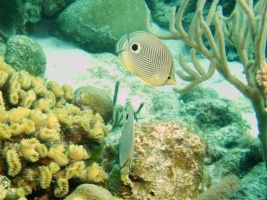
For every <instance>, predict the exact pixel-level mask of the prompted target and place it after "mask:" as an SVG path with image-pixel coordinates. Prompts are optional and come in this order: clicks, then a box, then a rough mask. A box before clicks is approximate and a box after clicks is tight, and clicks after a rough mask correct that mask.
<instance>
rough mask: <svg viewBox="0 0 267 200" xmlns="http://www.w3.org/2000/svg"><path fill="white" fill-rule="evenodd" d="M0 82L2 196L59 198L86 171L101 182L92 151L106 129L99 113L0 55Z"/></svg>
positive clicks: (66, 89) (65, 88)
mask: <svg viewBox="0 0 267 200" xmlns="http://www.w3.org/2000/svg"><path fill="white" fill-rule="evenodd" d="M0 82H1V84H0V88H1V91H0V116H1V117H0V147H1V149H2V151H1V152H0V175H1V176H2V177H5V178H6V179H8V180H9V182H10V183H9V184H8V186H7V185H4V184H5V182H4V181H1V183H0V191H2V192H1V195H2V196H6V197H7V198H8V199H23V198H24V199H26V197H28V196H30V197H31V198H32V197H38V196H39V195H43V193H44V191H42V192H40V189H42V190H45V191H46V192H45V195H46V198H48V199H53V198H61V197H64V196H65V195H67V194H68V192H69V190H70V189H69V187H70V186H69V180H70V179H73V178H75V179H76V180H79V181H80V183H82V182H83V181H86V180H87V178H84V177H83V174H86V175H87V176H86V177H91V179H92V177H93V178H94V179H95V180H92V181H95V182H102V181H104V179H105V178H106V175H105V172H104V171H103V169H102V168H101V167H100V166H99V165H98V164H97V163H96V162H95V160H93V159H92V157H91V155H94V154H95V152H98V151H99V149H101V148H102V146H103V145H102V142H103V139H104V137H105V136H106V135H107V128H106V126H105V124H104V121H103V119H102V118H101V116H100V115H99V114H93V111H92V110H91V109H89V108H87V109H83V110H81V109H80V108H78V107H76V106H74V105H73V104H72V103H71V101H72V99H73V97H74V95H73V91H72V88H71V87H70V86H67V85H63V86H62V87H60V86H59V85H58V84H57V83H55V82H51V81H50V82H46V81H45V80H44V79H42V78H40V77H35V76H32V75H30V74H29V73H28V72H26V71H20V72H16V71H15V70H14V69H13V68H12V67H11V66H10V65H8V64H7V63H6V62H4V59H3V58H2V57H1V58H0ZM94 157H97V156H96V155H94ZM92 163H93V164H92ZM94 172H98V173H97V175H95V174H94V176H93V175H92V173H94ZM91 179H90V180H91ZM3 188H4V189H3ZM2 196H1V198H2ZM39 197H40V196H39ZM3 198H5V197H3ZM40 198H41V197H40Z"/></svg>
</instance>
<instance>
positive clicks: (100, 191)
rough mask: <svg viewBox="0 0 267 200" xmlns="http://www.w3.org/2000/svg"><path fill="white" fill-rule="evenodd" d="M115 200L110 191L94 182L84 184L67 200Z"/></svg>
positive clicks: (66, 199)
mask: <svg viewBox="0 0 267 200" xmlns="http://www.w3.org/2000/svg"><path fill="white" fill-rule="evenodd" d="M78 199H79V200H104V199H105V200H114V198H113V196H112V195H111V194H110V192H109V191H108V190H107V189H105V188H102V187H99V186H97V185H94V184H82V185H80V186H78V187H77V188H76V190H75V191H74V192H73V193H72V194H70V195H69V196H67V197H66V198H65V200H78Z"/></svg>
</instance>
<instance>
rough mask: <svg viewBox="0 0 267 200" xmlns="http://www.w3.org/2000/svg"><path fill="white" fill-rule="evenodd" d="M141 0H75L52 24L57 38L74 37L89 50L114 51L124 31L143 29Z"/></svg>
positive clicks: (68, 38)
mask: <svg viewBox="0 0 267 200" xmlns="http://www.w3.org/2000/svg"><path fill="white" fill-rule="evenodd" d="M146 10H147V8H146V4H145V2H144V1H143V0H135V1H125V0H116V1H114V0H97V1H87V0H77V1H74V2H73V3H72V4H71V5H70V6H68V7H67V8H66V9H65V10H64V11H63V12H61V13H60V14H59V16H58V18H57V19H56V22H55V24H54V25H53V26H51V29H52V30H51V31H50V32H51V33H52V35H55V36H56V37H58V38H61V39H66V40H68V41H73V42H75V43H76V44H78V45H79V46H81V47H82V48H83V49H85V50H87V51H90V52H113V53H114V51H115V48H114V46H115V43H116V41H117V40H118V39H119V38H120V37H121V36H123V35H124V34H127V33H131V32H134V31H141V30H145V29H146V28H145V17H146Z"/></svg>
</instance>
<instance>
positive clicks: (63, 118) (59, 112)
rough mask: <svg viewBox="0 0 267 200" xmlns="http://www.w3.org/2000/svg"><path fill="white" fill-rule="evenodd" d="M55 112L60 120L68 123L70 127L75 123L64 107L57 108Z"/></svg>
mask: <svg viewBox="0 0 267 200" xmlns="http://www.w3.org/2000/svg"><path fill="white" fill-rule="evenodd" d="M54 114H55V115H56V116H57V119H58V121H59V122H61V123H63V124H66V125H67V126H68V127H70V126H71V124H72V123H73V120H72V117H71V116H69V115H68V114H67V112H66V111H64V110H63V109H55V110H54Z"/></svg>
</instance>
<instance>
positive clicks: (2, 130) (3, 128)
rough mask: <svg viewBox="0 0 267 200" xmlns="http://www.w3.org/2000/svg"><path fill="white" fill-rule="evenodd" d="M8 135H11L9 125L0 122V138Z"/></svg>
mask: <svg viewBox="0 0 267 200" xmlns="http://www.w3.org/2000/svg"><path fill="white" fill-rule="evenodd" d="M10 137H11V132H10V128H9V126H8V125H6V124H3V123H0V138H4V139H9V138H10Z"/></svg>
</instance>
